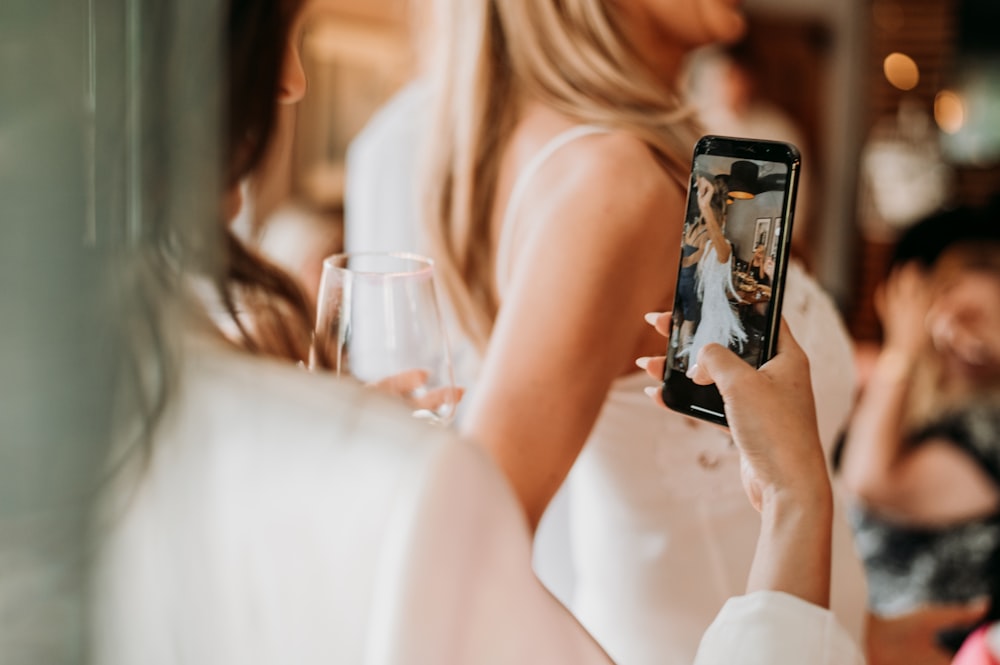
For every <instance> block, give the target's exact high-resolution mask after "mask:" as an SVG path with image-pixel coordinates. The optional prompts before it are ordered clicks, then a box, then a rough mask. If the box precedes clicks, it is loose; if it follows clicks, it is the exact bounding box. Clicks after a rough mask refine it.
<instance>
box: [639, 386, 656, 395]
mask: <svg viewBox="0 0 1000 665" xmlns="http://www.w3.org/2000/svg"><path fill="white" fill-rule="evenodd" d="M658 390H659V388H657V387H656V386H646V387H645V388H643V389H642V392H644V393H646V394H647V395H649V396H650V397H656V393H657V391H658Z"/></svg>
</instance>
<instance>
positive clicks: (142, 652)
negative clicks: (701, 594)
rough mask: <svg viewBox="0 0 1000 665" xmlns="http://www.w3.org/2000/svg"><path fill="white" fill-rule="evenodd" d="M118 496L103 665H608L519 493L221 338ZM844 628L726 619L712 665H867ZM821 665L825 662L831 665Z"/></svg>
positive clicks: (777, 600) (209, 346) (446, 443)
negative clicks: (556, 574)
mask: <svg viewBox="0 0 1000 665" xmlns="http://www.w3.org/2000/svg"><path fill="white" fill-rule="evenodd" d="M184 351H185V354H184V360H183V363H182V366H181V368H180V369H181V375H180V381H179V383H178V385H177V389H176V393H175V397H174V398H173V401H172V403H171V405H170V407H169V409H168V410H167V412H166V413H165V414H164V416H163V418H162V420H161V421H160V423H159V426H158V428H157V430H156V432H155V437H154V440H153V442H152V444H153V447H152V450H153V453H152V456H151V458H150V459H149V463H148V466H147V467H145V468H142V469H139V470H136V469H135V468H133V469H132V471H135V472H136V473H134V474H130V473H126V474H123V475H122V476H120V477H119V478H118V483H117V485H116V487H114V488H112V489H111V490H110V491H111V494H112V500H111V501H110V502H109V505H111V506H113V509H112V510H111V515H112V516H111V517H110V518H108V519H107V521H105V522H104V526H103V529H102V531H101V533H102V535H103V538H102V547H101V549H100V550H99V557H98V559H97V563H96V566H95V570H96V572H95V578H94V583H93V587H92V589H93V595H92V597H93V602H94V607H93V609H94V612H93V614H92V617H93V620H94V635H93V642H92V644H93V649H94V653H93V656H94V660H93V662H95V663H97V664H99V665H135V664H136V663H143V665H166V664H168V663H169V664H174V663H178V664H179V663H184V664H186V665H191V664H206V665H208V664H211V665H228V664H232V665H236V664H239V665H264V664H269V665H270V664H275V665H276V664H279V663H281V664H284V663H295V664H296V665H311V664H316V665H319V664H320V663H322V664H324V665H328V664H330V663H345V664H346V663H351V664H359V665H362V664H363V665H389V664H410V663H413V664H424V663H426V664H428V665H431V664H433V665H448V664H451V663H454V664H456V665H457V664H463V665H465V664H469V663H475V664H477V665H490V664H501V663H503V664H512V665H513V664H518V665H523V664H530V663H539V664H541V663H545V664H549V663H584V664H585V663H607V662H608V661H607V659H606V656H605V654H604V653H603V652H602V651H601V649H600V648H599V647H597V645H596V644H595V643H594V642H593V641H592V640H591V639H590V637H589V636H588V635H587V634H586V632H585V631H584V630H583V629H582V628H581V627H580V626H579V624H577V623H576V622H575V621H574V619H573V618H572V616H571V615H570V614H569V613H568V612H566V611H565V609H564V608H563V607H562V606H561V605H559V604H558V603H557V602H556V601H555V600H554V599H553V598H552V596H551V595H549V594H548V593H547V592H546V591H545V589H544V588H543V587H542V586H541V584H539V583H538V581H537V580H536V579H535V577H534V575H533V574H532V573H531V567H530V546H531V545H530V537H529V533H528V529H527V526H526V524H525V522H524V519H523V516H522V513H521V511H520V509H519V507H518V506H517V503H516V500H515V498H514V496H513V493H512V492H511V490H510V489H509V487H508V486H507V485H506V483H505V482H504V481H503V479H502V477H501V476H500V474H499V472H498V471H497V470H496V469H495V468H494V467H493V466H492V465H491V464H490V463H489V462H488V461H487V459H486V458H485V457H484V455H483V454H481V453H480V452H479V449H478V448H477V447H475V446H472V445H470V444H468V443H464V442H462V441H460V440H458V439H457V438H456V437H455V436H454V435H453V434H452V433H451V432H450V431H448V430H444V429H436V428H433V427H428V426H427V425H425V424H422V423H419V422H417V421H415V420H413V419H412V418H411V417H410V416H409V415H408V413H407V411H406V409H404V408H403V407H402V405H399V404H395V403H390V402H389V401H388V400H386V399H383V398H382V397H381V396H379V395H376V394H374V393H373V392H370V391H367V390H363V389H361V388H360V387H358V386H356V385H354V384H349V383H347V382H341V381H338V380H336V379H334V378H333V377H329V376H319V375H315V374H310V373H307V372H305V371H304V370H300V369H297V368H294V367H291V366H286V365H283V364H279V363H276V362H271V361H266V360H258V359H255V358H252V357H248V356H246V355H244V354H242V353H240V352H236V351H233V350H231V349H229V348H228V347H225V346H224V345H223V343H221V342H219V341H216V340H214V339H208V338H190V339H189V340H188V342H187V344H186V345H185V349H184ZM851 648H852V646H851V643H850V640H849V639H848V638H847V637H846V636H845V635H844V633H843V631H842V630H840V628H839V627H838V626H837V624H836V622H835V620H834V619H833V618H832V616H831V615H830V613H829V612H826V611H824V610H821V609H820V608H817V607H815V606H812V605H809V604H807V603H805V602H803V601H801V600H798V599H796V598H793V597H790V596H786V595H784V594H780V593H771V592H758V593H755V594H752V595H750V596H747V597H744V598H738V599H735V600H733V601H731V602H730V604H729V605H727V607H726V608H725V610H724V611H723V612H722V614H721V615H720V617H719V619H718V620H717V622H716V625H715V627H714V628H713V631H712V632H711V634H710V635H709V637H708V638H706V640H705V643H704V645H703V647H702V655H701V656H699V658H698V660H697V661H696V662H698V663H705V664H709V663H727V664H737V665H738V664H740V663H747V664H750V663H799V662H813V663H818V662H829V663H831V665H832V664H833V663H837V664H838V665H839V664H841V663H859V662H860V660H859V658H858V655H857V654H856V653H855V652H852V651H851ZM823 656H825V657H826V658H824V657H823Z"/></svg>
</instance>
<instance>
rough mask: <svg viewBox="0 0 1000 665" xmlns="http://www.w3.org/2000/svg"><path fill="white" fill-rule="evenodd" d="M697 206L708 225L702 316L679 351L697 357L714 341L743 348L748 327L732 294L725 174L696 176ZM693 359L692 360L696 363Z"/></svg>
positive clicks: (700, 285) (701, 267)
mask: <svg viewBox="0 0 1000 665" xmlns="http://www.w3.org/2000/svg"><path fill="white" fill-rule="evenodd" d="M696 184H697V187H698V189H697V196H698V210H699V211H700V212H701V220H702V223H703V224H704V225H705V230H706V233H707V238H706V240H705V248H704V250H703V251H702V254H701V260H700V261H698V271H697V275H698V286H697V293H698V298H699V300H701V320H700V321H699V323H698V327H697V328H696V329H695V333H694V337H693V338H692V339H691V344H690V345H689V346H688V347H687V348H686V349H682V350H681V352H680V353H679V354H678V355H679V356H681V357H686V358H688V359H695V360H696V359H697V358H698V352H699V351H701V348H702V347H703V346H705V345H706V344H709V343H711V342H715V343H716V344H721V345H723V346H726V347H732V346H734V345H735V346H736V347H737V350H739V351H742V350H743V344H744V343H745V342H746V341H747V334H746V331H744V330H743V324H742V323H740V319H739V317H738V316H737V315H736V312H734V311H733V306H732V303H731V302H730V300H729V298H730V296H733V297H736V287H735V286H734V285H733V246H732V245H731V244H730V242H729V240H727V239H726V236H725V230H726V198H727V197H728V195H729V188H728V186H727V184H726V179H725V176H716V177H715V178H714V181H710V180H709V179H708V178H706V177H704V176H698V178H697V183H696ZM693 362H694V360H691V364H693Z"/></svg>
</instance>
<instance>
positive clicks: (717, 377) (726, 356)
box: [688, 343, 754, 397]
mask: <svg viewBox="0 0 1000 665" xmlns="http://www.w3.org/2000/svg"><path fill="white" fill-rule="evenodd" d="M691 370H692V371H690V372H689V373H688V376H689V377H690V378H691V380H692V381H694V382H695V383H697V384H699V385H707V384H709V383H714V384H715V385H716V387H718V389H719V392H720V393H721V394H722V395H723V397H725V395H726V393H727V392H728V390H729V386H731V385H733V383H734V382H736V381H738V380H739V379H740V377H741V376H745V375H746V373H747V372H751V373H752V372H754V369H753V368H752V367H750V365H748V364H747V363H746V362H745V361H744V360H743V359H741V358H740V357H739V356H738V355H736V354H735V353H733V352H732V351H730V350H729V349H727V348H726V347H724V346H722V345H721V344H715V343H712V344H706V345H705V346H703V347H702V348H701V351H699V352H698V362H697V363H695V365H694V367H692V368H691Z"/></svg>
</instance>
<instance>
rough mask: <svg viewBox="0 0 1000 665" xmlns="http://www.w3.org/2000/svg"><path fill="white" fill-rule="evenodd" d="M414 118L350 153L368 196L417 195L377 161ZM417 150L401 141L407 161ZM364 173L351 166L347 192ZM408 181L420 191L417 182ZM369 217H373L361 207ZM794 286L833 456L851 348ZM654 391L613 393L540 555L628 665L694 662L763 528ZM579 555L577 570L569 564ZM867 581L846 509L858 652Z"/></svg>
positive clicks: (844, 577)
mask: <svg viewBox="0 0 1000 665" xmlns="http://www.w3.org/2000/svg"><path fill="white" fill-rule="evenodd" d="M412 111H413V109H412V108H410V109H407V108H406V105H405V104H403V103H397V102H395V101H394V102H391V103H390V105H389V106H387V107H385V108H384V109H383V110H382V111H381V112H380V113H379V115H378V119H377V121H375V122H373V124H371V125H369V126H368V127H366V129H365V130H364V132H363V135H364V138H363V140H362V141H361V142H360V143H358V144H357V145H355V146H353V147H352V151H351V153H350V155H353V158H354V159H355V160H358V162H357V163H359V164H361V165H362V166H361V167H359V168H358V169H356V170H355V171H354V176H353V179H354V189H353V191H355V192H356V193H357V194H356V196H362V195H363V194H362V193H363V192H367V195H368V196H375V195H376V193H377V195H378V196H382V197H393V196H398V195H401V194H402V193H403V192H406V191H409V190H408V189H407V187H408V185H406V182H393V181H392V178H394V177H397V176H400V175H402V174H400V173H398V172H397V171H396V170H395V169H392V168H389V169H388V171H387V172H388V173H389V174H391V175H390V176H389V177H387V178H382V179H380V178H379V177H378V174H379V172H380V170H379V169H378V168H377V164H378V159H377V155H382V157H383V159H390V157H389V156H390V155H391V154H393V152H394V151H393V150H392V149H390V148H389V147H388V146H389V144H390V143H391V141H392V139H393V138H394V137H398V136H400V135H402V134H404V133H405V132H404V131H403V130H401V129H400V128H401V127H406V126H412V125H413V124H414V122H415V120H414V115H413V114H412ZM394 127H395V129H393V128H394ZM600 131H606V130H604V129H601V128H598V127H591V126H584V127H575V128H571V129H570V130H567V132H566V133H563V134H561V135H557V136H556V137H555V138H553V139H552V140H551V142H550V143H549V145H548V146H546V147H543V148H542V149H541V150H540V151H539V153H538V154H539V155H544V156H545V157H546V158H547V157H548V156H551V155H552V154H554V153H555V152H556V151H557V150H558V149H559V148H561V147H562V146H564V145H567V144H568V143H569V141H568V140H567V138H566V137H567V136H568V137H571V139H572V140H575V139H577V138H581V137H584V136H589V135H592V134H594V133H598V132H600ZM553 146H554V147H553ZM413 149H414V148H413V146H412V145H410V146H407V145H399V144H398V143H396V144H395V152H398V153H399V154H407V153H409V152H410V151H412V150H413ZM544 163H545V160H544V159H540V158H538V157H537V156H536V159H535V160H533V164H534V166H532V168H531V169H527V168H526V169H525V170H524V171H522V173H521V174H520V176H519V179H518V182H517V183H515V185H514V189H513V190H512V196H511V198H510V200H509V201H508V205H507V210H506V213H505V215H506V219H505V223H504V225H503V229H502V231H501V239H500V245H499V248H498V254H497V261H496V266H497V278H498V284H499V286H500V289H501V294H502V291H503V288H504V286H505V285H506V283H507V281H508V275H509V270H510V265H511V263H512V260H511V259H512V257H511V256H510V254H511V252H513V251H516V244H517V243H516V234H517V233H518V230H517V223H516V220H517V219H519V218H518V217H517V209H518V206H519V199H520V196H521V194H518V195H517V196H514V194H513V192H515V191H516V192H523V191H524V189H525V188H526V187H527V182H528V181H529V180H530V179H531V177H532V176H533V175H534V173H535V172H536V171H537V170H538V169H540V168H543V166H544ZM352 168H353V167H352V163H351V162H350V161H349V163H348V182H349V183H350V182H351V180H352V176H351V171H352ZM410 178H411V180H410V182H411V183H412V178H413V174H411V175H410ZM522 183H523V184H522ZM355 205H356V206H358V205H359V202H358V201H357V200H356V201H355ZM357 209H360V210H374V206H367V205H364V204H360V207H357V208H356V210H357ZM349 210H350V208H349ZM347 224H348V228H349V229H350V227H351V226H352V225H354V226H357V227H362V228H359V229H358V230H357V231H356V232H350V231H349V232H348V234H347V235H348V237H351V235H352V233H355V237H360V236H362V235H364V236H365V237H369V238H371V239H372V242H373V243H374V242H375V239H376V238H380V239H381V241H380V242H381V243H382V245H383V248H391V249H402V250H411V251H412V250H417V251H420V249H421V245H420V241H419V240H417V241H415V242H417V245H416V246H405V245H402V244H400V245H395V246H391V247H385V246H384V245H385V243H386V242H387V241H386V239H388V238H400V239H402V240H401V242H406V241H412V237H411V236H410V235H409V234H410V230H404V229H399V228H398V227H399V220H398V219H397V218H390V217H379V216H377V215H373V216H361V215H360V214H359V215H356V216H354V217H352V216H350V214H349V215H348V217H347ZM361 248H363V249H367V248H368V247H367V246H365V247H361ZM787 279H788V283H787V289H786V294H785V301H784V314H785V317H786V319H788V322H789V325H790V326H791V328H792V331H793V332H794V333H795V335H796V339H797V340H798V341H799V343H800V344H801V345H802V346H803V348H804V349H805V351H806V353H807V355H808V356H809V358H810V361H811V367H812V377H813V387H814V393H815V395H816V402H817V405H818V414H817V415H818V419H819V429H820V434H821V439H822V441H823V444H824V446H826V447H827V450H828V451H829V450H830V449H831V448H832V446H833V443H834V442H835V440H836V438H837V436H838V434H839V432H840V430H841V428H842V427H843V425H844V423H845V421H846V418H847V415H848V413H849V411H850V408H851V405H852V403H853V399H854V365H853V357H852V352H851V343H850V338H849V337H848V335H847V332H846V330H845V328H844V326H843V323H842V321H841V318H840V315H839V313H838V312H837V310H836V307H835V306H834V304H833V302H832V301H831V300H830V298H829V297H828V296H827V295H826V294H825V293H824V292H823V291H822V289H821V288H820V287H819V285H818V284H816V282H815V281H813V280H812V278H811V277H809V275H808V274H807V273H806V272H805V271H804V270H803V269H802V268H801V266H800V265H798V264H797V263H795V262H792V263H791V264H790V266H789V271H788V278H787ZM450 333H451V342H452V345H453V347H455V348H456V349H457V355H459V356H460V357H461V356H463V355H464V356H465V357H466V358H469V357H472V356H474V354H475V349H474V347H473V346H472V345H471V344H470V343H469V342H468V340H466V339H465V338H464V337H463V336H462V333H461V331H460V330H459V329H458V328H457V327H455V328H453V329H452V330H451V331H450ZM665 347H666V344H664V348H665ZM477 368H478V364H477V363H475V362H468V363H467V364H466V365H465V367H461V368H460V367H456V379H457V381H458V382H459V383H460V384H461V385H463V386H465V387H467V388H471V387H474V382H475V379H476V374H475V370H476V369H477ZM652 384H653V382H652V381H651V380H650V379H648V377H646V375H645V374H644V373H640V372H637V373H635V374H632V375H629V376H626V377H622V378H620V379H618V380H617V381H616V382H615V383H614V384H613V386H612V389H611V391H610V393H609V395H608V397H607V400H606V402H605V405H604V407H603V410H602V413H601V416H600V418H599V419H598V421H597V423H596V425H595V429H594V431H593V433H592V436H591V439H590V441H589V442H588V443H587V445H586V446H585V448H584V450H583V453H582V455H581V457H580V459H579V460H578V462H577V464H576V466H575V467H574V470H573V471H572V472H571V474H570V479H569V481H568V483H567V484H568V485H569V487H567V486H566V485H564V487H563V489H561V490H560V492H559V494H557V495H556V498H555V499H554V500H553V504H550V506H549V509H548V510H547V512H546V514H545V516H544V517H543V520H542V523H541V524H540V525H539V530H538V533H537V535H536V544H535V556H536V560H535V565H536V569H537V570H539V574H540V575H541V576H542V579H543V581H545V582H546V583H547V584H548V585H549V586H550V588H552V590H553V592H554V593H556V595H557V596H558V597H560V598H562V599H565V600H566V601H567V602H570V601H571V599H574V598H575V602H573V608H574V611H576V612H578V613H579V616H580V618H581V619H582V620H583V621H584V622H585V624H586V625H587V626H588V628H590V629H591V630H592V631H593V632H594V633H595V635H596V636H597V637H598V639H599V640H600V641H601V642H602V643H603V644H604V645H605V646H606V648H608V649H609V650H610V652H611V654H612V656H615V657H618V658H620V660H621V662H623V663H625V664H626V665H639V664H641V663H645V662H658V663H675V662H685V663H689V662H691V659H692V658H693V654H694V651H695V648H696V647H697V643H698V637H697V636H698V635H700V634H701V633H702V632H703V631H704V630H705V628H706V627H707V626H708V624H709V622H710V621H711V619H712V617H713V616H714V615H715V613H716V612H718V610H719V608H721V607H722V606H723V603H724V602H725V600H726V598H728V597H730V596H734V595H738V594H740V593H743V590H744V589H745V585H746V579H747V573H748V571H749V566H750V561H751V558H752V555H753V550H754V547H755V545H756V540H757V533H758V525H759V518H758V516H757V513H756V512H755V511H754V510H753V509H752V508H751V507H750V505H749V503H748V502H747V499H746V497H745V495H744V494H743V490H742V485H741V483H740V479H739V464H738V455H737V453H736V451H735V450H734V449H732V447H731V446H730V445H729V437H728V436H727V435H726V434H725V432H724V431H722V430H720V429H719V428H717V427H715V426H712V425H709V424H706V423H701V422H699V421H696V420H693V419H690V418H687V417H684V416H681V415H679V414H674V413H672V412H667V411H665V410H663V409H662V408H659V407H657V406H656V405H655V404H653V403H652V401H651V400H650V399H649V398H648V397H647V396H646V395H645V394H644V393H643V391H642V389H643V387H645V386H647V385H652ZM567 490H569V492H568V494H569V496H568V497H567V496H566V493H567ZM567 504H568V506H567ZM567 523H568V524H567ZM570 556H572V562H571V563H572V566H567V561H566V560H567V558H568V557H570ZM863 575H864V573H863V569H862V566H861V564H860V562H859V561H858V559H857V556H856V554H855V552H854V549H853V543H852V540H851V532H850V528H849V527H848V525H847V522H846V520H844V519H843V516H842V515H841V514H840V512H839V510H838V513H837V515H836V519H835V523H834V584H833V607H834V611H835V612H836V613H837V615H838V617H839V618H840V620H841V622H842V623H843V624H844V625H845V626H847V627H848V630H849V633H850V634H851V635H852V636H853V637H854V638H855V639H857V640H859V641H860V637H861V635H862V628H863V622H864V616H865V598H866V592H865V587H864V577H863ZM668 622H670V625H668Z"/></svg>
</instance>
